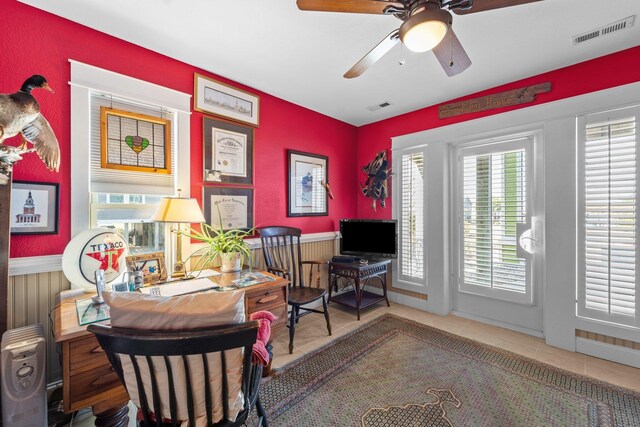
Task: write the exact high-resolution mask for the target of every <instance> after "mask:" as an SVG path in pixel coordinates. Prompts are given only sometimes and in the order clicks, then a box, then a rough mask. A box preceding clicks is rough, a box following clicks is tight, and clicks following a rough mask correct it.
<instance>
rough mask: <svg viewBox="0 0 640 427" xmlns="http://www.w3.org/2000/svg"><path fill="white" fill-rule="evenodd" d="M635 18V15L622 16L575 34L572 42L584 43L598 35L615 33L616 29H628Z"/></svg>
mask: <svg viewBox="0 0 640 427" xmlns="http://www.w3.org/2000/svg"><path fill="white" fill-rule="evenodd" d="M635 19H636V16H635V15H633V16H629V17H628V18H624V19H621V20H619V21H616V22H613V23H611V24H609V25H605V26H604V27H600V28H596V29H595V30H591V31H588V32H586V33H582V34H578V35H577V36H573V44H574V45H576V44H580V43H584V42H587V41H589V40H593V39H595V38H598V37H602V36H606V35H608V34H611V33H615V32H617V31H621V30H626V29H629V28H631V27H633V23H634V21H635Z"/></svg>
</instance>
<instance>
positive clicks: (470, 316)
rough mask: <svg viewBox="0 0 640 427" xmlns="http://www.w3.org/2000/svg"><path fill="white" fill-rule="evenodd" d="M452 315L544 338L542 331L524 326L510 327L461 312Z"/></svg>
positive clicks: (496, 321)
mask: <svg viewBox="0 0 640 427" xmlns="http://www.w3.org/2000/svg"><path fill="white" fill-rule="evenodd" d="M451 314H453V315H455V316H458V317H464V318H465V319H469V320H475V321H477V322H482V323H487V324H489V325H494V326H499V327H501V328H505V329H511V330H512V331H516V332H520V333H523V334H527V335H532V336H534V337H538V338H544V334H543V333H542V332H541V331H536V330H535V329H529V328H523V327H522V326H515V325H510V324H508V323H504V322H500V321H498V320H493V319H487V318H486V317H481V316H475V315H473V314H468V313H462V312H460V311H455V310H454V311H452V312H451Z"/></svg>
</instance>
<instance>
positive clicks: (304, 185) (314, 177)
mask: <svg viewBox="0 0 640 427" xmlns="http://www.w3.org/2000/svg"><path fill="white" fill-rule="evenodd" d="M287 157H288V159H289V196H288V200H287V202H288V203H287V216H322V215H328V214H329V212H328V203H327V190H326V187H325V185H326V184H327V176H329V170H328V167H329V159H328V157H327V156H321V155H318V154H310V153H303V152H300V151H294V150H288V151H287Z"/></svg>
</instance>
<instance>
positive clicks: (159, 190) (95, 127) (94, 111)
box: [90, 92, 176, 195]
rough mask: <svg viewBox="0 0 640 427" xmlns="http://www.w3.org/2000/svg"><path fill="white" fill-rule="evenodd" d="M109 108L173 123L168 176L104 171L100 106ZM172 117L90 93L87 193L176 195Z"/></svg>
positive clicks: (160, 111)
mask: <svg viewBox="0 0 640 427" xmlns="http://www.w3.org/2000/svg"><path fill="white" fill-rule="evenodd" d="M101 106H104V107H111V108H115V109H118V110H124V111H128V112H132V113H140V114H145V115H148V116H153V117H160V118H163V119H168V120H171V121H172V126H171V128H172V132H171V173H170V174H161V173H151V172H138V171H129V170H120V169H106V168H102V167H101V163H100V150H101V147H100V107H101ZM174 116H175V114H174V113H172V112H171V111H169V110H166V109H162V108H160V107H157V108H156V107H150V106H144V105H140V104H135V103H133V102H129V101H126V100H120V99H116V98H113V97H111V96H110V95H105V94H102V93H98V92H93V93H92V94H91V141H90V144H91V153H90V156H91V158H90V177H91V178H90V179H91V185H90V191H91V192H101V193H129V194H160V195H173V194H175V186H176V184H175V182H176V156H175V141H174V133H175V126H174V125H175V122H176V121H175V120H174Z"/></svg>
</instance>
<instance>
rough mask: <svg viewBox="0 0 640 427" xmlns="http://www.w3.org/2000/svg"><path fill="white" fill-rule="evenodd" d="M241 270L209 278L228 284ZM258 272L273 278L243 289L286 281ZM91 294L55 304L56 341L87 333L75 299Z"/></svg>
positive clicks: (264, 286) (85, 296) (267, 286)
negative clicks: (80, 320) (79, 317)
mask: <svg viewBox="0 0 640 427" xmlns="http://www.w3.org/2000/svg"><path fill="white" fill-rule="evenodd" d="M241 273H242V272H237V273H222V274H219V275H216V276H211V277H210V279H211V280H212V281H213V282H214V283H215V284H217V285H218V286H222V287H224V286H230V285H233V284H234V283H233V281H234V280H237V279H239V278H240V276H241ZM260 273H262V274H264V275H267V276H271V277H273V278H274V279H275V280H274V281H271V282H265V283H258V284H255V285H251V286H247V287H242V288H240V289H243V290H245V291H249V290H250V291H251V292H254V291H260V290H261V289H265V288H271V287H273V286H281V285H282V283H283V282H286V279H283V278H281V277H279V276H275V275H273V274H271V273H268V272H266V271H260ZM234 290H235V289H234ZM91 296H92V294H89V293H85V294H83V295H81V296H79V297H78V296H74V297H70V298H66V299H63V300H62V301H60V303H59V304H58V305H57V306H56V308H55V310H54V328H53V334H54V336H55V339H56V342H62V341H66V340H70V339H73V338H77V337H81V336H84V335H87V334H88V332H87V325H84V326H80V325H79V323H78V315H77V313H76V300H80V299H88V298H91ZM108 322H109V321H108V320H106V321H104V323H107V324H108Z"/></svg>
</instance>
